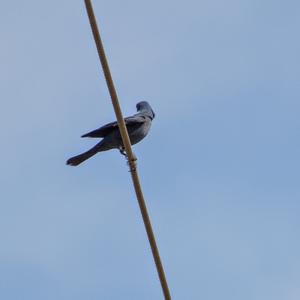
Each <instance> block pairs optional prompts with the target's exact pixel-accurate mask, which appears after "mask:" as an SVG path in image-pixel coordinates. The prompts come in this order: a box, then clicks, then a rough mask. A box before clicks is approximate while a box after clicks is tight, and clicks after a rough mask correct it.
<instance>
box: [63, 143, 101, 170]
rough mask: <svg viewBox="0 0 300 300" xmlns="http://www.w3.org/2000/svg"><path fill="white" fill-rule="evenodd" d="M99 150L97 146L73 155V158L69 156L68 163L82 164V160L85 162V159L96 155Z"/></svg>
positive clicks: (73, 164)
mask: <svg viewBox="0 0 300 300" xmlns="http://www.w3.org/2000/svg"><path fill="white" fill-rule="evenodd" d="M98 151H99V150H97V149H96V147H94V148H92V149H90V150H88V151H86V152H84V153H82V154H79V155H76V156H73V157H71V158H69V159H68V160H67V165H70V166H78V165H79V164H81V163H82V162H84V161H85V160H87V159H89V158H90V157H92V156H93V155H95V154H96V153H97V152H98Z"/></svg>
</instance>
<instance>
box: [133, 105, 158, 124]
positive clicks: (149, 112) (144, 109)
mask: <svg viewBox="0 0 300 300" xmlns="http://www.w3.org/2000/svg"><path fill="white" fill-rule="evenodd" d="M136 109H137V111H138V112H142V113H145V114H147V115H148V116H149V118H151V120H153V119H154V118H155V113H154V111H153V109H152V108H151V106H150V104H149V103H148V102H147V101H141V102H139V103H137V105H136Z"/></svg>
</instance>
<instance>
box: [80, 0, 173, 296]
mask: <svg viewBox="0 0 300 300" xmlns="http://www.w3.org/2000/svg"><path fill="white" fill-rule="evenodd" d="M84 2H85V6H86V10H87V14H88V17H89V20H90V24H91V28H92V32H93V36H94V39H95V43H96V47H97V51H98V55H99V59H100V62H101V65H102V69H103V73H104V76H105V79H106V84H107V87H108V90H109V93H110V97H111V101H112V104H113V107H114V110H115V114H116V117H117V120H118V125H119V128H120V132H121V136H122V140H123V144H124V147H125V151H126V154H127V157H128V162H129V167H130V173H131V178H132V181H133V185H134V189H135V193H136V197H137V200H138V203H139V207H140V210H141V214H142V217H143V221H144V225H145V228H146V232H147V236H148V240H149V243H150V246H151V251H152V255H153V258H154V262H155V265H156V269H157V273H158V276H159V280H160V283H161V287H162V290H163V294H164V297H165V299H166V300H171V295H170V291H169V288H168V283H167V280H166V276H165V272H164V269H163V265H162V262H161V259H160V256H159V251H158V248H157V245H156V241H155V237H154V233H153V230H152V226H151V221H150V218H149V215H148V211H147V207H146V203H145V199H144V196H143V192H142V188H141V185H140V180H139V177H138V173H137V166H136V160H137V159H136V157H135V155H134V153H133V152H132V148H131V143H130V139H129V136H128V132H127V128H126V125H125V122H124V118H123V115H122V111H121V108H120V104H119V100H118V96H117V92H116V90H115V87H114V83H113V80H112V76H111V73H110V70H109V66H108V62H107V59H106V55H105V52H104V47H103V44H102V40H101V37H100V33H99V30H98V26H97V21H96V18H95V14H94V11H93V6H92V3H91V1H90V0H84Z"/></svg>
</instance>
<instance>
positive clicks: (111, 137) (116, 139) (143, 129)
mask: <svg viewBox="0 0 300 300" xmlns="http://www.w3.org/2000/svg"><path fill="white" fill-rule="evenodd" d="M136 109H137V111H138V113H137V114H135V115H133V116H131V117H127V118H125V119H124V121H125V124H126V127H127V131H128V135H129V138H130V141H131V144H132V145H134V144H136V143H138V142H140V141H141V140H142V139H143V138H144V137H145V136H146V135H147V134H148V132H149V130H150V127H151V122H152V120H153V119H154V117H155V113H154V112H153V110H152V108H151V106H150V105H149V103H148V102H146V101H142V102H139V103H138V104H137V105H136ZM82 137H91V138H103V139H102V140H101V141H100V142H99V143H98V144H96V145H95V146H94V147H93V148H91V149H90V150H88V151H86V152H84V153H82V154H79V155H77V156H74V157H71V158H70V159H68V160H67V165H71V166H77V165H79V164H81V163H82V162H84V161H85V160H87V159H88V158H90V157H92V156H93V155H95V154H96V153H98V152H102V151H107V150H110V149H119V150H120V152H121V153H122V154H124V146H123V142H122V138H121V134H120V130H119V126H118V122H111V123H108V124H106V125H104V126H102V127H100V128H98V129H96V130H93V131H91V132H89V133H86V134H84V135H82Z"/></svg>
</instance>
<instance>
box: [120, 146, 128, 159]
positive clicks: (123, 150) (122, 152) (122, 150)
mask: <svg viewBox="0 0 300 300" xmlns="http://www.w3.org/2000/svg"><path fill="white" fill-rule="evenodd" d="M119 151H120V153H121V154H122V155H124V156H125V157H126V158H128V157H127V154H126V152H125V148H124V147H123V146H120V147H119Z"/></svg>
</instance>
